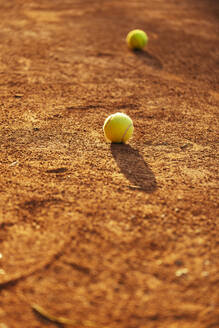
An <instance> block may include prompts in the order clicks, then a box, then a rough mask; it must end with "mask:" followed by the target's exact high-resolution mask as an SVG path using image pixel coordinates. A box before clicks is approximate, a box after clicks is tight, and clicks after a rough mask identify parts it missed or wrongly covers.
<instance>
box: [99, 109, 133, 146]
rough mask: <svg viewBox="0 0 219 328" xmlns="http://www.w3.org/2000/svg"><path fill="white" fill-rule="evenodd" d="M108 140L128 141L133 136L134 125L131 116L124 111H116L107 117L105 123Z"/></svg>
mask: <svg viewBox="0 0 219 328" xmlns="http://www.w3.org/2000/svg"><path fill="white" fill-rule="evenodd" d="M103 131H104V135H105V138H106V140H107V141H110V142H113V143H126V141H128V139H130V138H131V136H132V134H133V131H134V126H133V122H132V120H131V118H130V117H129V116H128V115H126V114H124V113H115V114H112V115H110V116H109V117H107V119H106V120H105V122H104V125H103Z"/></svg>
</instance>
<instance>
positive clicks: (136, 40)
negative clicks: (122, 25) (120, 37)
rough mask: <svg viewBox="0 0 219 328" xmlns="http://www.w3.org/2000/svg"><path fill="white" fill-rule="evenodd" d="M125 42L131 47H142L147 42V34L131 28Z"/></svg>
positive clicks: (139, 48)
mask: <svg viewBox="0 0 219 328" xmlns="http://www.w3.org/2000/svg"><path fill="white" fill-rule="evenodd" d="M126 42H127V43H128V46H129V48H131V49H138V50H141V49H143V48H144V47H145V46H146V45H147V43H148V36H147V34H146V33H145V32H144V31H142V30H133V31H131V32H129V33H128V35H127V37H126Z"/></svg>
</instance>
